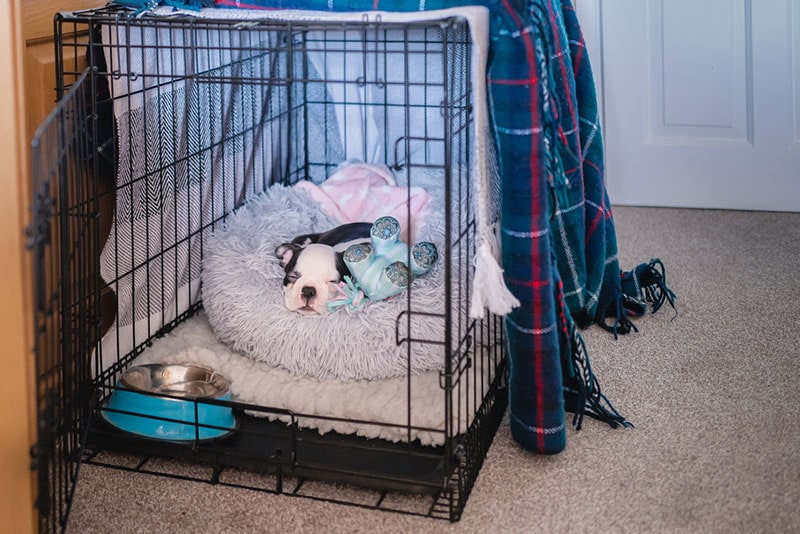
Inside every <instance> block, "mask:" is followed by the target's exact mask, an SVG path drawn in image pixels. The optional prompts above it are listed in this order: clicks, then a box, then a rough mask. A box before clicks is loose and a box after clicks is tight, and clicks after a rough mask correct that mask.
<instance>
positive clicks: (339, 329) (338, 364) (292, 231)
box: [203, 176, 446, 380]
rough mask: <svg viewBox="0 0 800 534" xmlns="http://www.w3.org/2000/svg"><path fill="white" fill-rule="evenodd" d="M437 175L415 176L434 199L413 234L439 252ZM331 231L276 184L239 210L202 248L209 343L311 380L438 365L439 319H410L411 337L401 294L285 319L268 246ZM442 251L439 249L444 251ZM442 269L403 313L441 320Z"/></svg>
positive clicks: (425, 279)
mask: <svg viewBox="0 0 800 534" xmlns="http://www.w3.org/2000/svg"><path fill="white" fill-rule="evenodd" d="M441 183H442V180H441V177H436V176H429V177H425V178H423V179H421V180H420V179H418V178H416V177H415V185H420V186H422V187H423V188H425V189H426V190H427V191H428V192H429V193H430V194H431V196H432V201H431V210H430V215H428V217H427V220H426V224H425V226H424V227H423V228H422V229H421V230H420V232H419V233H418V235H417V236H416V238H417V240H418V241H430V242H432V243H434V244H436V246H437V247H438V248H439V250H440V251H443V245H442V242H443V228H444V213H443V212H444V209H443V205H444V203H443V200H442V198H443V196H444V195H443V186H442V185H441ZM337 224H338V223H337V222H336V221H335V220H332V219H331V218H329V217H328V216H327V215H325V214H324V213H323V212H322V211H321V209H320V208H319V206H318V205H317V204H316V203H314V202H313V201H312V200H311V199H310V198H309V197H308V195H307V194H306V193H305V192H303V191H300V190H297V189H295V188H292V187H285V186H281V185H275V186H273V187H271V188H270V189H268V190H267V191H266V192H265V193H263V194H261V195H259V196H258V197H256V198H255V199H253V200H252V201H250V202H248V203H247V204H246V205H245V206H244V207H242V208H241V209H240V210H239V211H237V212H236V213H235V214H234V215H233V216H231V218H230V219H229V220H228V222H227V224H226V225H225V227H224V228H222V229H220V230H217V231H215V232H214V234H213V235H212V236H211V237H210V238H209V239H208V240H207V242H206V243H205V244H204V247H205V250H204V259H203V306H204V308H205V310H206V313H207V315H208V321H209V323H210V324H211V326H212V328H213V330H214V333H215V335H216V336H217V338H218V339H219V340H220V341H222V342H223V343H225V344H226V345H228V346H229V347H231V348H232V349H233V350H235V351H236V352H239V353H241V354H243V355H246V356H249V357H251V358H253V359H255V360H257V361H262V362H265V363H269V364H271V365H274V366H280V367H283V368H285V369H287V370H289V371H292V372H295V373H298V374H302V375H306V376H311V377H316V378H338V379H341V380H350V379H375V378H388V377H393V376H400V375H404V374H407V373H408V371H409V365H410V369H411V372H412V373H417V372H424V371H432V370H438V369H441V368H442V367H443V366H444V353H443V349H442V346H441V342H442V341H443V340H444V320H443V319H438V318H435V317H431V316H429V315H425V316H419V315H413V314H412V325H411V333H412V335H413V338H414V339H417V340H426V341H430V342H428V343H420V342H414V343H413V346H412V347H410V348H411V356H410V362H409V346H408V342H404V343H401V344H399V345H398V343H397V339H396V338H397V336H396V334H395V332H396V329H397V328H398V325H399V332H400V336H399V337H400V338H408V337H410V336H409V335H408V332H407V324H406V317H407V316H405V315H404V316H403V317H402V318H401V319H400V320H399V321H398V317H399V316H400V314H401V313H402V312H403V311H404V310H406V309H407V308H408V301H407V298H406V294H405V293H403V294H401V295H399V296H398V297H395V298H394V299H390V300H387V301H382V302H375V303H370V304H368V305H367V306H366V307H364V308H363V309H361V310H359V311H351V310H348V309H346V308H345V309H340V310H338V311H336V312H333V313H330V314H328V315H323V316H307V315H301V314H298V313H295V312H291V311H289V310H288V309H286V307H285V306H284V302H283V283H282V281H283V277H284V275H285V272H284V270H283V269H282V268H281V266H280V264H279V261H278V258H276V257H275V255H274V250H275V248H276V247H277V246H278V245H280V244H281V243H284V242H287V241H291V240H292V238H294V237H295V236H298V235H302V234H307V233H312V232H321V231H325V230H329V229H330V228H333V227H334V226H336V225H337ZM443 252H444V253H446V251H443ZM443 279H444V268H443V261H442V260H440V261H439V262H437V264H435V265H434V268H433V270H432V271H431V272H429V273H428V274H426V275H424V276H421V277H419V278H416V279H414V281H413V283H412V286H411V287H412V289H411V292H412V293H411V294H412V302H411V309H412V310H415V311H420V312H425V313H426V314H430V313H433V314H436V313H440V314H443V313H444V298H443V295H444V288H443Z"/></svg>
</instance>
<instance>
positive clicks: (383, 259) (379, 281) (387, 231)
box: [328, 216, 439, 309]
mask: <svg viewBox="0 0 800 534" xmlns="http://www.w3.org/2000/svg"><path fill="white" fill-rule="evenodd" d="M370 241H371V244H370V243H359V244H356V245H351V246H350V247H349V248H348V249H347V250H345V253H344V263H345V265H347V268H348V269H349V270H350V273H351V274H352V278H350V279H349V280H345V285H344V286H343V287H342V288H341V289H342V294H343V296H342V297H341V298H339V299H335V300H332V301H331V302H329V303H328V307H329V308H331V309H334V308H336V307H339V306H342V305H349V306H350V307H351V308H353V309H357V308H359V307H360V305H361V304H362V303H363V299H362V298H361V292H363V295H364V296H366V297H367V299H369V300H370V301H372V302H376V301H379V300H384V299H387V298H389V297H392V296H394V295H397V294H399V293H401V292H402V291H404V290H405V289H406V288H408V286H409V285H410V284H411V281H412V279H413V278H414V276H420V275H423V274H425V273H427V272H428V271H430V270H431V268H432V267H433V264H434V263H436V260H437V259H438V257H439V255H438V252H437V251H436V245H434V244H433V243H429V242H427V241H424V242H420V243H415V244H414V245H412V246H411V251H410V254H409V247H408V245H407V244H406V243H404V242H403V241H401V240H400V223H399V222H398V221H397V219H395V218H394V217H390V216H385V217H381V218H379V219H378V220H377V221H375V222H374V223H373V225H372V229H371V230H370ZM409 261H410V264H407V262H409ZM345 278H348V277H345Z"/></svg>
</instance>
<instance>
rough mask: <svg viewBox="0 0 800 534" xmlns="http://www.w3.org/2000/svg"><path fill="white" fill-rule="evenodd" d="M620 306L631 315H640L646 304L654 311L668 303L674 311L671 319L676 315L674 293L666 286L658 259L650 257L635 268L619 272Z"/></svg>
mask: <svg viewBox="0 0 800 534" xmlns="http://www.w3.org/2000/svg"><path fill="white" fill-rule="evenodd" d="M621 278H622V306H623V308H624V309H625V312H626V313H627V314H629V315H631V316H633V317H641V316H642V315H644V314H645V312H646V311H647V304H648V303H649V304H652V308H653V311H652V313H656V312H657V311H658V310H660V309H661V307H662V306H663V305H664V304H665V303H668V304H669V305H670V306H671V307H672V309H673V310H674V311H675V315H674V316H673V319H674V318H675V317H676V316H677V315H678V310H677V309H676V308H675V299H676V297H675V293H674V292H673V291H672V290H671V289H670V288H669V287H668V286H667V277H666V271H665V269H664V264H663V263H662V262H661V260H660V259H658V258H655V259H651V260H650V262H649V263H642V264H640V265H638V266H637V267H636V268H634V269H632V270H630V271H627V272H623V273H621Z"/></svg>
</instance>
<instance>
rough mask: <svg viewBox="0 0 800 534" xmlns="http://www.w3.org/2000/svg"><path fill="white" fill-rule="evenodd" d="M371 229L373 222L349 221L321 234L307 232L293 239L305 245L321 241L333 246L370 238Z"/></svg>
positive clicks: (295, 243) (296, 242) (293, 241)
mask: <svg viewBox="0 0 800 534" xmlns="http://www.w3.org/2000/svg"><path fill="white" fill-rule="evenodd" d="M371 229H372V223H366V222H355V223H347V224H343V225H341V226H337V227H336V228H333V229H331V230H328V231H327V232H322V233H320V234H305V235H301V236H298V237H295V238H294V239H292V244H294V245H300V246H305V245H310V244H311V243H321V244H323V245H328V246H331V247H333V246H336V245H338V244H339V243H346V242H347V241H352V240H354V239H369V233H370V230H371Z"/></svg>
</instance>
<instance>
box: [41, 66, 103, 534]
mask: <svg viewBox="0 0 800 534" xmlns="http://www.w3.org/2000/svg"><path fill="white" fill-rule="evenodd" d="M90 81H91V80H90V78H88V77H87V76H86V74H84V75H83V76H82V77H81V78H79V80H78V81H77V83H75V85H74V86H73V87H72V88H71V90H70V91H69V92H68V93H67V94H66V95H65V97H64V98H63V99H62V100H61V102H60V103H59V104H58V106H57V107H56V109H55V110H53V112H52V113H51V114H50V115H49V116H48V118H47V119H46V120H45V122H44V123H43V124H42V125H41V126H40V127H39V129H38V130H37V131H36V134H35V135H34V138H33V141H32V144H31V177H32V180H33V184H32V214H31V219H32V221H31V223H30V225H29V226H28V231H27V234H28V235H27V237H28V248H29V249H30V250H31V252H32V254H33V262H32V263H33V269H34V273H33V276H34V299H35V303H34V306H33V309H34V321H35V323H34V324H35V345H34V353H35V358H36V396H37V410H38V412H37V417H38V421H37V426H38V428H37V433H38V435H37V443H36V445H35V446H34V449H33V451H32V454H33V466H34V469H36V470H37V471H38V477H37V491H38V497H37V501H36V505H37V508H38V510H39V517H40V520H39V531H40V532H60V531H63V530H64V529H65V527H66V521H67V517H68V515H69V509H70V504H71V502H72V496H73V493H74V489H75V484H76V482H77V476H78V468H79V465H80V461H81V452H82V445H83V443H84V436H85V429H86V428H87V427H88V414H89V413H90V410H89V407H90V398H91V397H90V394H89V392H90V382H91V374H90V360H91V357H92V352H93V349H94V346H95V343H96V341H97V333H98V321H97V319H98V316H99V314H98V309H97V304H98V302H99V298H98V297H99V289H98V288H99V278H98V274H97V273H98V269H97V263H98V261H97V257H98V254H97V251H98V250H99V246H100V241H99V240H100V236H99V235H98V223H97V221H98V217H97V215H98V198H97V195H96V194H95V191H96V190H97V187H96V183H95V181H94V178H93V176H94V175H95V173H94V172H93V170H92V166H93V165H94V162H93V161H92V158H91V154H92V152H91V151H90V150H89V144H90V143H89V141H90V139H91V134H92V129H93V119H92V117H93V116H94V114H93V113H92V110H91V109H90V107H89V106H91V99H90V98H88V97H89V96H90V95H91V91H90V86H91V84H90Z"/></svg>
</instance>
